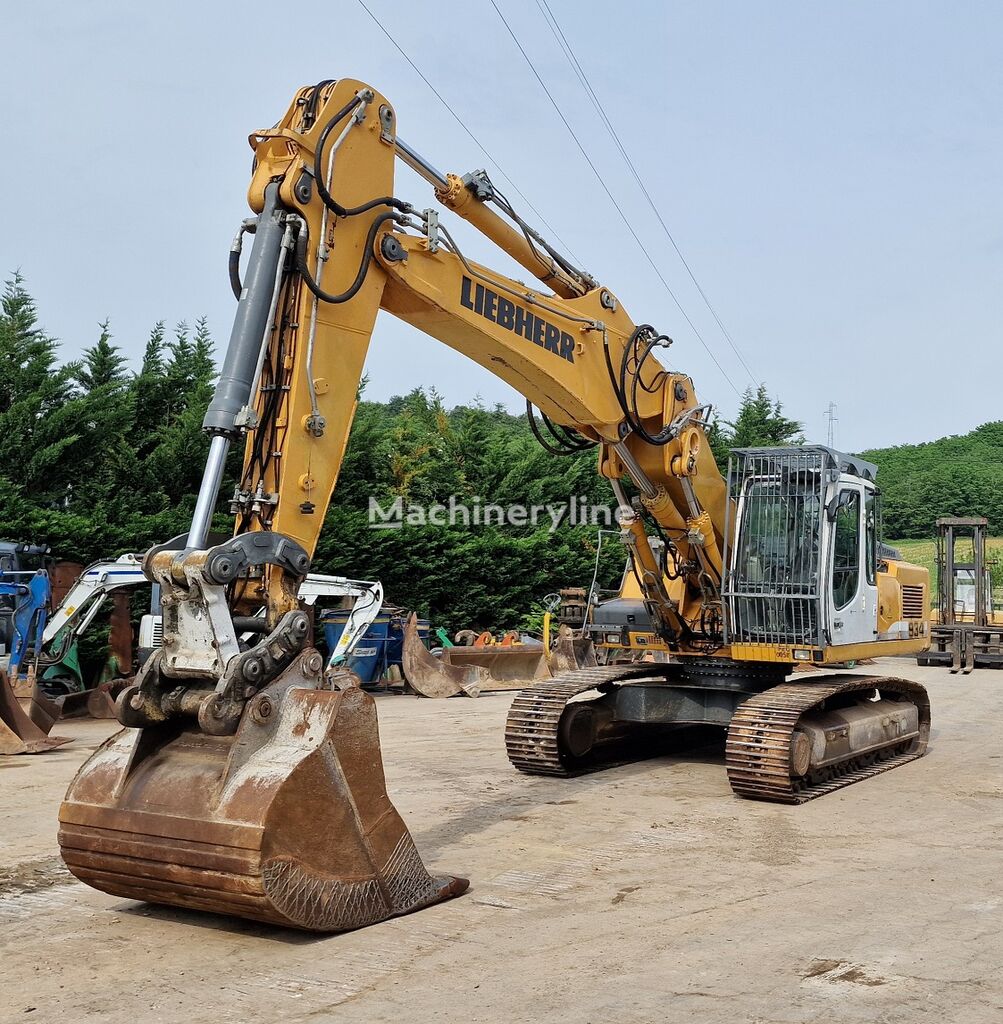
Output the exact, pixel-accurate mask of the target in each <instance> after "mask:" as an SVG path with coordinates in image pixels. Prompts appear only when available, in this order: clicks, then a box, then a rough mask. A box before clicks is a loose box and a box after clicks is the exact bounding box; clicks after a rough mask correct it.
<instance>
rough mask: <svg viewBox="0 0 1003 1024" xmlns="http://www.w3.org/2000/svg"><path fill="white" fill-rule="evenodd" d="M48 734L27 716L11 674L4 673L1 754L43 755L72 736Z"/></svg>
mask: <svg viewBox="0 0 1003 1024" xmlns="http://www.w3.org/2000/svg"><path fill="white" fill-rule="evenodd" d="M50 725H51V723H50ZM47 732H48V730H47V729H40V728H39V727H38V726H37V725H35V723H34V722H33V721H32V720H31V719H30V718H29V717H28V715H26V714H25V712H24V711H23V710H22V708H21V704H20V702H19V701H18V699H17V697H15V696H14V690H13V689H12V687H11V685H10V680H9V679H8V678H7V673H6V672H0V754H41V753H44V752H45V751H46V750H52V749H53V748H54V747H61V746H62V745H63V744H64V743H69V742H70V740H69V737H66V736H48V735H46V733H47Z"/></svg>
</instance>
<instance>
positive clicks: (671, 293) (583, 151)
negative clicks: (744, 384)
mask: <svg viewBox="0 0 1003 1024" xmlns="http://www.w3.org/2000/svg"><path fill="white" fill-rule="evenodd" d="M359 2H360V3H361V2H362V0H359ZM491 6H492V7H493V8H494V9H495V13H496V14H497V15H498V17H499V18H500V19H501V22H502V24H503V25H504V26H505V28H506V29H507V31H508V34H509V35H510V36H511V37H512V42H514V43H515V45H516V47H517V48H518V50H519V52H520V53H521V54H522V56H523V58H524V59H525V61H526V63H527V64H528V65H529V69H530V71H532V72H533V75H534V77H535V78H536V80H537V82H539V83H540V88H541V89H543V91H544V93H546V96H547V99H549V100H550V103H551V106H553V108H554V110H555V111H556V112H557V116H558V117H559V118H560V119H561V121H563V122H564V127H565V128H567V130H568V133H569V134H570V135H571V138H572V139H574V141H575V145H576V146H577V147H578V150H579V152H580V153H581V154H582V157H583V158H584V159H585V162H586V163H587V164H588V165H589V167H590V168H591V170H592V173H593V174H594V175H595V178H596V181H598V182H599V184H600V185H601V186H602V189H603V191H604V192H605V193H606V195H607V197H608V198H609V201H610V202H611V203H612V204H613V207H614V209H615V210H616V212H617V213H618V214H619V215H620V219H621V220H622V221H623V223H624V226H625V227H626V228H627V230H628V231H629V232H630V234H631V235H632V237H633V239H634V241H635V242H636V243H637V246H638V248H639V249H640V250H641V252H642V253H643V255H644V257H645V259H646V260H647V261H648V263H650V264H651V269H652V270H654V272H655V274H656V275H657V277H658V280H659V281H661V282H662V286H663V287H664V288H665V290H666V291H667V292H668V294H669V297H670V298H671V299H672V301H673V302H674V303H675V304H676V308H677V309H678V310H679V312H680V313H681V314H682V316H683V318H684V319H685V321H686V322H687V323H688V324H689V325H690V329H691V330H692V331H693V333H694V334H695V335H696V337H697V340H698V341H699V342H700V344H701V345H703V347H704V349H705V350H706V352H707V355H709V356H710V358H711V359H712V360H713V362H714V365H715V366H716V367H717V368H718V370H720V371H721V376H722V377H724V379H725V380H726V381H727V382H728V383H729V384H730V385H731V388H732V390H733V391H734V392H735V394H736V395H738V396H739V397H741V394H742V393H741V392H740V391H739V390H738V387H737V386H736V385H735V382H734V381H733V380H732V379H731V377H730V376H729V375H728V372H727V371H726V370H725V368H724V367H723V366H722V365H721V363H720V362H719V360H718V358H717V356H715V355H714V353H713V352H712V351H711V348H710V346H709V345H708V344H707V342H706V341H705V340H704V337H703V335H702V334H701V333H700V331H699V330H697V326H696V324H694V323H693V321H692V320H691V319H690V316H689V314H688V313H687V312H686V310H685V309H683V307H682V303H680V301H679V299H677V298H676V294H675V292H674V291H673V290H672V288H671V287H670V286H669V282H668V281H666V280H665V277H664V276H663V275H662V272H661V271H660V270H659V269H658V266H657V265H656V263H655V261H654V260H653V259H652V257H651V254H650V253H649V252H648V250H647V249H646V248H645V246H644V243H643V242H642V241H641V239H640V238H639V237H638V234H637V232H636V231H635V230H634V228H633V226H632V225H631V223H630V221H629V220H628V219H627V215H626V214H625V213H624V212H623V210H622V208H621V207H620V204H619V203H618V202H617V201H616V199H615V198H614V197H613V193H612V192H610V190H609V187H608V186H607V185H606V182H605V181H603V178H602V175H601V174H600V173H599V170H598V168H597V167H596V165H595V164H594V163H593V162H592V158H591V157H590V156H589V154H588V152H587V151H586V149H585V147H584V146H583V145H582V143H581V140H580V139H579V138H578V135H577V134H576V133H575V130H574V128H572V127H571V124H570V122H569V121H568V119H567V118H566V117H565V116H564V111H562V110H561V107H560V105H559V104H558V102H557V100H555V99H554V97H553V95H552V94H551V92H550V90H549V89H548V88H547V84H546V83H545V82H544V80H543V78H541V77H540V72H539V71H537V69H536V65H535V64H534V63H533V61H532V59H531V58H530V56H529V54H528V53H527V52H526V51H525V49H524V48H523V45H522V43H521V42H520V41H519V37H518V36H517V35H516V34H515V32H513V31H512V26H511V25H509V23H508V21H507V20H506V18H505V15H504V14H502V12H501V9H500V8H499V7H498V4H496V3H495V0H491Z"/></svg>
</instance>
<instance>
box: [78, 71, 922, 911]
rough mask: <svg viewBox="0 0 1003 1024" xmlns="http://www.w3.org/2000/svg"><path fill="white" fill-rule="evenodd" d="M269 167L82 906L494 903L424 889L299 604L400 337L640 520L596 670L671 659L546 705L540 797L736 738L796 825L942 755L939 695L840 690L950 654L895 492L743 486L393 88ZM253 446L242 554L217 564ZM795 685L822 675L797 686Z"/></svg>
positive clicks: (340, 688) (103, 766)
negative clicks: (379, 340)
mask: <svg viewBox="0 0 1003 1024" xmlns="http://www.w3.org/2000/svg"><path fill="white" fill-rule="evenodd" d="M250 143H251V146H252V148H253V150H254V166H253V176H252V180H251V185H250V191H249V202H250V206H251V209H252V210H253V211H254V212H255V217H253V218H251V219H249V220H248V221H245V222H244V224H243V225H242V228H241V231H240V233H239V234H238V236H237V239H236V240H235V242H234V246H233V250H232V253H231V278H232V281H233V284H234V291H235V293H236V295H237V297H238V302H237V310H236V314H235V320H234V325H233V330H232V334H231V337H230V341H229V345H228V348H227V351H226V355H225V359H224V362H223V366H222V370H221V374H220V378H219V382H218V384H217V387H216V391H215V395H214V397H213V399H212V402H211V403H210V405H209V408H208V411H207V413H206V416H205V421H204V427H205V430H206V432H207V434H208V435H209V439H210V440H209V452H208V457H207V462H206V467H205V473H204V478H203V481H202V485H201V488H200V491H199V494H198V497H197V502H196V505H195V510H194V514H193V519H192V523H191V527H190V530H189V531H188V532H187V533H186V534H185V535H184V536H182V537H179V538H176V539H175V540H173V541H169V542H166V543H164V544H162V545H160V546H157V547H154V548H152V549H151V550H150V551H148V552H147V553H146V555H145V558H144V561H143V567H144V571H145V572H146V574H147V576H148V577H149V578H150V579H151V581H153V582H155V583H157V584H159V586H160V588H161V595H162V603H163V646H162V648H161V649H160V650H159V651H158V652H157V653H156V654H155V655H154V656H153V657H151V658H150V659H149V660H148V661H147V662H146V663H145V665H144V667H143V669H142V671H141V672H140V673H139V675H138V676H137V677H136V679H135V682H134V684H133V685H131V686H130V687H128V688H127V689H126V690H125V691H124V692H123V693H122V694H121V695H120V697H119V698H118V701H117V716H118V718H119V720H120V722H121V724H122V725H123V726H124V728H123V729H122V730H121V731H120V732H118V733H117V734H116V735H114V736H112V737H111V738H110V739H109V740H108V741H107V742H106V743H104V744H103V745H102V746H101V747H100V748H99V749H98V750H97V751H96V752H95V753H94V754H93V756H92V757H91V758H90V759H89V760H88V761H87V762H86V763H85V764H84V765H83V767H82V768H81V770H80V772H79V773H78V775H77V777H76V778H75V779H74V781H73V783H72V784H71V786H70V788H69V791H68V792H67V794H66V798H65V801H64V802H63V804H62V807H61V809H60V832H59V842H60V846H61V851H62V856H63V858H64V860H65V862H66V864H67V865H68V867H69V869H70V870H71V871H72V872H73V874H74V875H76V876H77V878H79V879H82V880H83V881H84V882H87V883H89V884H90V885H92V886H95V887H96V888H98V889H101V890H104V891H105V892H108V893H112V894H114V895H117V896H124V897H130V898H134V899H139V900H148V901H152V902H156V903H166V904H173V905H178V906H183V907H189V908H198V909H204V910H209V911H216V912H222V913H228V914H234V915H237V916H240V917H245V918H250V919H254V920H258V921H266V922H271V923H275V924H280V925H288V926H294V927H298V928H303V929H310V930H315V931H339V930H343V929H349V928H357V927H360V926H363V925H368V924H372V923H374V922H377V921H380V920H383V919H385V918H387V917H390V916H393V915H397V914H403V913H407V912H409V911H413V910H416V909H419V908H421V907H425V906H427V905H429V904H433V903H436V902H438V901H440V900H443V899H446V898H448V897H451V896H455V895H457V894H459V893H461V892H462V891H463V890H464V889H465V888H466V887H467V882H466V881H465V880H464V879H461V878H454V877H451V876H443V877H436V876H433V875H432V874H430V873H429V872H428V871H427V870H426V868H425V866H424V864H423V862H422V860H421V857H420V855H419V853H418V851H417V849H416V847H415V845H414V842H413V841H412V839H411V836H410V834H409V832H408V830H407V827H406V826H405V824H404V822H403V820H402V819H401V817H400V815H399V814H398V813H397V811H396V809H395V808H394V806H393V804H392V803H391V801H390V799H389V797H388V795H387V791H386V785H385V782H384V776H383V766H382V758H381V751H380V744H379V737H378V732H377V720H376V711H375V705H374V702H373V700H372V698H371V697H370V696H368V695H367V694H366V693H364V692H363V691H362V690H361V689H360V688H358V687H357V686H352V685H350V681H349V682H346V676H345V675H344V674H343V673H341V674H338V673H335V674H327V675H325V673H324V672H323V670H322V662H321V658H320V655H319V654H318V653H317V652H316V651H315V650H314V649H313V648H312V647H311V646H310V645H309V635H310V629H309V623H308V620H307V617H306V615H305V614H304V613H303V612H302V611H301V610H300V609H299V606H298V603H297V599H296V594H297V586H298V584H299V582H300V581H301V580H302V579H303V578H304V576H305V575H306V574H307V572H308V570H309V568H310V560H311V557H312V554H313V551H314V548H315V545H316V542H317V538H318V534H319V533H320V530H321V526H322V524H323V521H324V515H325V512H326V510H327V507H328V503H329V500H330V497H331V494H332V491H333V489H334V486H335V483H336V481H337V476H338V471H339V467H340V466H341V462H342V458H343V455H344V452H345V448H346V445H347V443H348V436H349V430H350V428H351V424H352V417H353V413H354V409H355V400H356V394H357V386H358V382H359V379H360V376H361V374H362V370H363V364H364V361H365V358H366V352H367V349H368V347H369V341H370V337H371V335H372V333H373V328H374V324H375V321H376V317H377V313H378V312H379V311H380V310H381V309H383V310H386V311H388V312H390V313H392V314H393V315H394V316H397V317H399V318H401V319H402V320H404V321H406V322H407V323H409V324H412V325H414V326H415V327H417V328H419V329H420V330H422V331H424V332H425V333H426V334H428V335H431V336H432V337H433V338H437V339H439V340H440V341H442V342H444V343H445V344H447V345H449V346H450V347H452V348H454V349H456V350H458V351H460V352H463V353H464V354H466V355H467V356H469V357H470V358H471V359H473V360H474V361H476V362H477V363H479V364H480V365H482V366H484V367H486V368H487V369H489V370H490V371H491V372H492V373H494V374H497V375H498V376H499V377H501V378H502V379H504V380H505V381H507V382H508V383H509V384H511V385H512V386H513V387H514V388H516V389H517V390H518V391H519V392H520V393H522V394H523V395H524V396H525V397H526V399H527V402H528V403H529V404H530V420H531V423H532V424H533V427H534V430H535V431H536V433H537V435H538V437H539V439H540V440H541V442H542V443H543V444H544V445H545V446H546V447H547V448H548V449H550V450H551V451H553V452H554V453H556V454H566V453H577V452H581V451H583V450H585V449H587V448H594V449H595V452H596V457H597V466H598V472H599V473H600V474H601V475H602V476H604V477H605V478H606V479H608V480H609V482H610V484H611V486H612V489H613V492H614V494H615V496H616V499H617V501H618V503H619V523H620V527H621V534H622V538H623V540H624V542H625V544H626V547H627V551H628V553H629V556H630V565H631V574H630V580H629V581H628V583H629V586H628V588H627V589H626V590H625V591H624V593H623V594H621V596H620V597H618V598H616V599H615V600H614V601H612V602H609V603H608V604H605V605H602V606H600V607H599V608H597V609H595V610H594V612H593V615H592V623H593V626H594V627H598V628H600V629H601V632H600V634H599V635H598V639H599V641H600V643H606V644H608V645H609V646H615V647H625V648H630V649H633V650H638V651H642V650H643V651H645V652H654V653H652V654H650V655H648V656H647V657H646V658H645V659H643V660H640V659H639V660H637V661H636V662H634V663H631V664H626V665H624V664H619V665H605V666H594V667H591V668H583V669H571V670H569V671H567V672H563V673H561V674H560V675H558V676H556V677H554V678H551V679H547V680H544V681H542V682H540V683H538V684H536V685H534V686H531V687H529V688H528V689H526V690H524V691H523V692H522V693H521V694H520V695H519V696H518V697H517V698H516V699H515V701H514V703H513V705H512V710H511V713H510V715H509V720H508V727H507V735H506V743H507V746H508V753H509V757H510V759H511V761H512V762H513V764H514V765H515V766H516V767H517V768H518V769H520V770H521V771H524V772H529V773H540V774H550V775H570V774H574V773H576V772H577V771H580V770H584V769H593V768H596V767H600V766H601V765H602V763H603V760H604V756H605V755H604V752H608V751H609V750H610V748H611V744H617V745H619V746H618V749H619V751H620V753H619V754H618V759H620V760H622V759H623V750H624V749H626V750H627V751H628V752H629V750H630V749H631V747H632V746H633V745H635V744H638V746H639V743H638V741H639V739H640V738H642V737H644V736H646V735H649V734H650V731H651V730H652V729H655V730H660V729H661V730H664V729H665V728H666V727H669V726H676V725H679V724H687V723H694V722H698V723H711V724H717V725H720V726H724V727H727V729H728V733H727V736H728V738H727V752H726V765H727V772H728V776H729V778H730V781H731V785H732V787H733V789H734V791H735V792H736V793H738V794H740V795H742V796H745V797H754V798H759V799H765V800H774V801H781V802H788V803H798V802H801V801H803V800H806V799H810V798H812V797H815V796H818V795H820V794H822V793H826V792H829V791H831V790H833V789H836V788H839V787H841V786H844V785H847V784H848V783H851V782H856V781H858V780H860V779H863V778H866V777H868V776H869V775H872V774H874V773H876V772H878V771H882V770H886V769H888V768H891V767H894V766H897V765H900V764H903V763H904V762H907V761H909V760H911V759H913V758H916V757H919V756H920V755H922V754H923V752H924V750H925V747H926V743H927V737H928V733H929V724H930V715H929V701H928V699H927V696H926V693H925V691H924V690H923V688H922V687H920V686H917V685H916V684H914V683H911V682H907V681H905V680H901V679H897V678H892V677H884V676H881V677H877V676H872V675H852V676H850V675H847V674H845V673H844V674H825V673H824V672H821V671H819V670H820V669H822V668H824V666H826V665H828V664H830V663H845V662H846V661H848V660H851V659H860V658H865V657H870V656H875V655H882V654H905V653H915V652H917V651H918V650H920V649H922V648H923V647H924V646H926V644H927V643H928V620H929V596H928V579H927V575H926V573H925V570H922V569H918V568H915V567H910V566H907V565H905V564H904V563H901V562H896V561H889V560H887V559H883V558H882V557H881V550H880V548H879V546H878V522H879V514H878V495H877V491H876V489H875V483H874V473H875V470H874V467H873V466H871V465H869V464H867V463H865V462H862V461H861V460H859V459H856V458H853V457H849V456H845V455H842V454H840V453H838V452H835V451H832V450H830V449H827V448H821V447H802V448H789V449H786V448H785V449H780V448H776V449H774V448H764V449H755V450H744V451H740V452H736V453H734V455H733V456H732V462H731V468H730V472H729V474H728V479H727V480H726V479H725V478H724V477H723V476H722V474H721V473H720V472H719V471H718V469H717V466H716V464H715V461H714V458H713V456H712V454H711V451H710V448H709V445H708V442H707V434H706V430H707V425H708V412H709V410H708V408H707V406H705V405H702V404H700V402H699V401H698V400H697V397H696V393H695V391H694V388H693V383H692V381H691V380H690V379H689V377H688V376H687V375H686V374H684V373H680V372H676V371H672V370H669V369H666V368H665V367H664V366H663V365H662V364H661V363H660V362H659V361H658V359H657V353H658V351H659V350H664V349H665V348H667V347H668V345H669V339H668V338H667V337H666V336H665V335H663V334H660V333H659V332H658V331H657V330H656V329H654V328H653V327H651V326H648V325H646V324H637V323H635V322H634V321H633V320H632V319H631V317H630V316H629V315H628V313H627V311H626V310H625V309H624V307H623V305H622V303H621V302H620V300H619V298H618V297H617V295H616V294H615V293H614V292H613V291H612V289H610V288H609V287H607V286H605V285H602V284H600V283H599V282H598V281H597V280H596V279H595V278H594V277H592V276H591V275H590V274H588V273H586V272H585V271H583V270H581V269H579V268H578V267H576V266H575V265H574V264H573V263H572V262H571V260H569V259H568V258H567V257H566V256H564V255H562V254H561V253H560V251H559V250H558V249H557V248H555V247H554V246H553V245H551V244H550V243H548V242H547V241H546V240H545V239H544V238H543V236H542V235H541V234H540V233H539V232H538V231H537V230H535V229H534V228H533V227H531V226H530V225H529V224H528V223H527V222H526V221H525V220H524V219H523V218H522V217H521V216H520V215H519V213H518V212H517V211H516V210H515V208H514V207H513V206H512V205H511V204H510V203H509V201H508V200H507V199H506V198H505V196H504V195H502V193H501V192H499V191H498V189H497V188H496V187H495V186H494V185H493V184H492V183H491V181H490V179H489V178H488V176H487V175H486V174H485V173H484V172H483V171H477V172H474V173H472V174H468V175H466V176H465V177H458V176H456V175H454V174H444V173H440V171H438V170H436V168H435V167H434V166H433V165H432V164H430V163H429V162H428V161H427V160H426V159H425V158H424V157H423V156H421V155H420V154H419V153H418V152H417V151H416V150H415V149H413V148H412V147H411V146H409V145H408V144H406V143H405V142H404V140H403V139H402V138H401V137H400V136H399V135H398V133H397V120H396V114H395V112H394V108H393V107H392V106H391V104H390V102H389V101H388V100H387V99H386V98H385V97H383V96H382V95H380V93H379V92H378V91H377V90H375V89H373V88H371V87H370V86H367V85H365V84H364V83H362V82H358V81H352V80H349V79H340V80H337V81H324V82H320V83H319V84H317V85H315V86H310V87H307V88H303V89H301V90H300V91H299V92H298V93H297V94H296V96H295V98H294V100H293V102H292V104H291V105H290V107H289V109H288V110H287V112H286V113H285V115H284V116H283V117H282V119H281V120H280V121H279V122H278V124H277V125H275V127H273V128H267V129H263V130H261V131H256V132H254V133H253V134H252V135H251V137H250ZM397 160H401V161H403V162H404V163H405V164H406V165H408V166H409V167H411V168H413V169H414V170H415V171H416V172H417V173H418V174H419V175H420V176H421V177H422V178H424V179H425V180H426V181H427V182H428V183H429V184H431V185H432V187H433V188H434V190H435V196H436V199H437V200H438V202H439V204H440V205H441V207H445V208H446V209H448V210H450V211H452V212H453V213H455V214H457V215H458V216H460V217H462V218H463V219H464V220H466V221H467V222H468V223H469V224H471V225H473V226H474V227H475V228H477V229H478V230H479V231H480V232H482V233H483V234H484V235H485V236H486V237H487V238H488V239H490V240H491V241H492V242H493V243H495V244H496V245H497V246H498V247H499V248H500V249H502V250H503V251H504V252H505V253H507V254H508V255H509V256H510V257H511V258H512V259H514V260H515V261H516V262H517V263H518V264H521V266H522V267H524V268H525V270H526V272H527V273H528V274H530V275H532V276H533V277H535V278H536V279H537V280H538V282H539V283H536V284H533V285H532V286H529V285H527V284H524V283H522V282H521V281H518V280H515V279H513V278H511V277H509V276H507V275H505V274H502V273H499V272H497V271H495V270H492V269H490V268H488V267H486V266H483V265H481V264H479V263H476V262H474V261H473V260H472V259H469V258H467V256H465V255H464V253H463V251H462V249H461V247H460V246H459V245H458V244H457V242H456V240H455V239H454V237H453V235H452V234H451V233H450V231H449V229H448V227H447V226H446V225H445V224H443V223H441V222H440V219H439V214H438V212H437V211H436V209H434V208H428V209H418V208H416V207H414V206H412V205H411V204H410V203H408V202H405V201H404V200H402V199H399V198H397V197H396V196H395V195H394V169H395V162H396V161H397ZM247 234H251V235H253V245H252V247H251V253H250V256H249V257H248V259H247V261H246V267H245V268H244V272H243V279H242V280H241V256H240V252H241V247H242V239H243V237H244V236H245V235H247ZM534 409H535V410H538V411H537V412H534ZM239 442H242V443H243V445H244V460H243V471H242V476H241V478H240V481H239V483H238V485H237V487H236V490H235V493H234V494H233V496H232V499H231V509H232V511H233V514H234V516H235V529H234V534H233V537H232V538H231V539H230V540H229V541H227V542H226V543H223V544H218V545H215V546H207V536H208V530H209V524H210V518H211V515H212V512H213V510H214V508H215V506H216V503H217V499H218V492H219V489H220V486H221V479H222V476H223V469H224V462H225V459H226V455H227V451H228V449H229V447H230V446H231V445H232V444H235V443H239ZM262 612H263V613H264V614H263V617H262V615H261V613H262ZM248 630H254V631H256V632H255V635H254V638H253V639H254V641H255V642H253V643H252V642H249V641H247V640H246V639H241V637H242V636H246V633H247V632H248ZM797 665H805V666H811V667H812V668H813V669H815V671H813V672H807V673H805V674H803V675H801V676H795V677H794V678H795V679H796V680H797V681H796V682H785V679H786V678H787V676H788V674H789V673H791V671H792V668H793V667H794V666H797Z"/></svg>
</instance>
